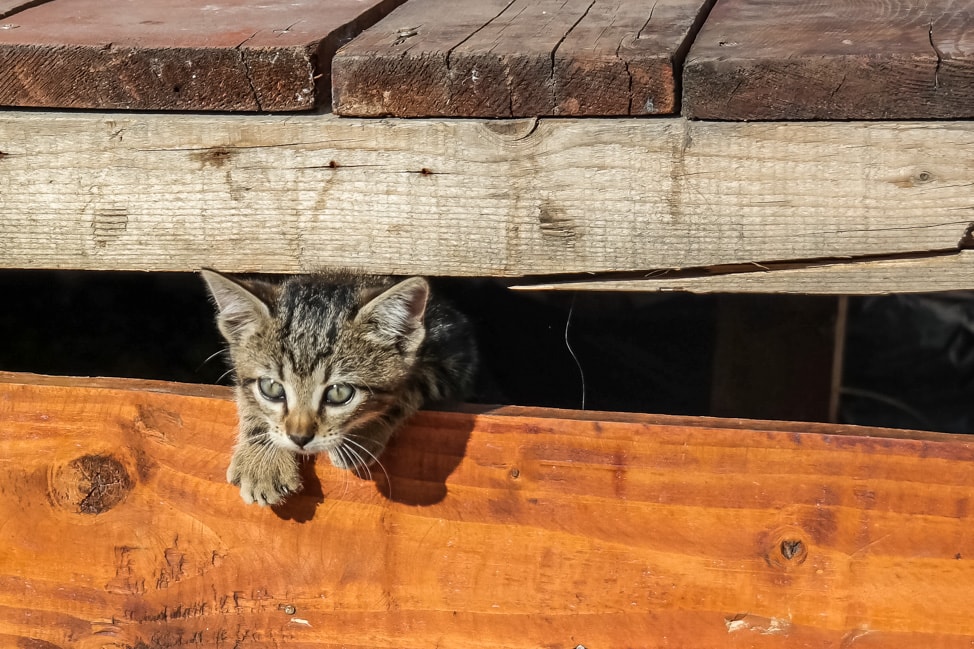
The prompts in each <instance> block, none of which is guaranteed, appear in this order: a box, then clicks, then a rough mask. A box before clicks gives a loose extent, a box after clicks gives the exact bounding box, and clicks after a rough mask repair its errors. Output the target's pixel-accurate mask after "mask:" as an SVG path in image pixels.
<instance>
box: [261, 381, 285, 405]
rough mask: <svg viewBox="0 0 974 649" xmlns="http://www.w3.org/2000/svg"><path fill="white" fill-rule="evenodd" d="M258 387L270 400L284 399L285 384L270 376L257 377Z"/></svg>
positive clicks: (262, 394)
mask: <svg viewBox="0 0 974 649" xmlns="http://www.w3.org/2000/svg"><path fill="white" fill-rule="evenodd" d="M257 389H258V390H260V394H261V396H262V397H264V398H265V399H267V400H268V401H284V386H283V385H281V384H280V383H278V382H277V381H275V380H274V379H272V378H270V377H269V376H262V377H260V378H259V379H257Z"/></svg>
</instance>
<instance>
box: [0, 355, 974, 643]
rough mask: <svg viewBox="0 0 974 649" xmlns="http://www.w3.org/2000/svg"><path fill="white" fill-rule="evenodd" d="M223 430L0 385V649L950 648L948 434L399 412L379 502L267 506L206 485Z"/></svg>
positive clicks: (963, 508) (10, 380)
mask: <svg viewBox="0 0 974 649" xmlns="http://www.w3.org/2000/svg"><path fill="white" fill-rule="evenodd" d="M235 425H236V417H235V412H234V406H233V403H232V402H231V401H230V399H229V394H228V392H227V391H226V390H225V389H222V388H214V387H204V386H187V385H178V384H161V383H151V382H139V381H125V380H98V379H52V378H44V377H37V376H28V375H13V374H0V458H2V460H0V495H2V499H0V521H3V522H2V524H0V545H2V547H3V553H2V556H0V582H2V588H0V644H2V645H4V646H21V647H47V648H49V647H65V648H66V647H84V648H88V647H131V648H135V647H138V648H140V649H146V648H153V649H155V648H162V647H176V646H186V645H190V646H201V647H214V648H215V647H231V646H239V647H247V646H255V647H271V646H282V645H286V646H288V647H298V648H301V647H308V648H310V647H341V646H354V647H389V648H392V647H395V648H413V647H415V648H417V649H418V648H420V647H423V648H427V647H434V646H442V647H455V648H460V649H463V648H466V647H471V648H472V647H491V648H495V649H496V648H501V647H511V648H513V647H577V646H578V645H582V646H585V647H590V648H592V649H595V648H599V647H633V646H640V647H642V646H664V645H669V646H682V647H692V646H699V647H712V646H724V647H804V646H815V647H827V646H832V647H839V646H842V647H848V646H852V645H853V644H855V646H856V647H861V646H866V647H884V648H885V649H895V648H906V647H911V648H912V647H917V646H936V647H948V646H949V647H954V646H968V645H969V643H970V642H971V641H972V640H974V619H972V618H971V616H970V615H969V614H968V606H969V604H968V602H969V601H970V596H971V592H972V587H971V584H972V583H974V563H972V558H974V537H972V535H971V534H970V529H971V524H972V521H971V518H972V512H971V510H970V503H971V498H972V496H974V487H972V485H974V468H972V467H974V464H972V462H974V442H971V441H968V439H967V438H964V437H959V436H950V435H941V434H932V433H913V432H910V433H906V432H902V431H888V430H875V429H857V428H851V427H838V426H829V425H824V424H789V423H775V422H745V421H736V420H716V419H690V418H676V417H658V416H647V415H622V414H616V413H589V412H581V413H579V412H567V411H538V410H528V409H516V408H515V409H512V408H502V409H497V410H494V411H490V412H479V413H472V412H423V413H420V414H419V415H418V416H416V417H415V418H414V419H413V420H412V422H411V423H410V425H409V426H408V427H407V428H406V429H405V430H403V431H402V434H401V435H400V436H399V438H398V440H397V441H396V443H395V444H394V445H393V446H392V447H391V448H390V452H389V453H388V454H387V456H386V458H385V460H384V464H385V467H386V470H387V471H388V472H389V475H390V478H391V480H390V482H391V486H392V492H393V494H392V495H393V498H392V499H389V498H387V497H386V496H384V495H383V493H382V489H383V480H384V478H383V479H382V480H378V481H377V483H372V482H370V481H368V480H365V479H361V478H358V477H356V476H354V475H352V474H350V473H348V472H343V471H340V470H338V469H334V468H332V467H330V466H328V465H327V463H326V462H322V461H318V462H316V463H308V464H307V465H306V467H305V470H306V471H307V472H308V473H307V475H308V476H309V477H310V476H311V474H312V473H313V474H314V476H315V477H316V478H317V480H316V481H315V480H312V481H311V483H310V484H309V485H308V489H307V491H306V492H305V494H304V496H302V498H303V499H305V500H304V501H302V500H301V499H298V500H297V501H294V502H292V505H290V506H289V507H288V508H284V509H282V510H281V511H279V512H278V514H279V515H275V513H274V511H272V510H270V509H266V508H264V509H262V508H259V507H255V506H246V505H244V504H243V503H242V501H241V500H240V498H239V496H238V494H237V493H236V489H234V488H233V487H231V486H229V485H227V484H226V482H225V478H224V472H225V467H226V463H227V461H228V459H229V451H230V446H231V444H232V441H233V438H234V428H235ZM468 438H469V439H468ZM319 487H320V489H319Z"/></svg>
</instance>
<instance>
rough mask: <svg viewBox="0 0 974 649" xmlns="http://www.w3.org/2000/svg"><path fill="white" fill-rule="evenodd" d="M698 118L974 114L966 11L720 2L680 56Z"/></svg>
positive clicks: (938, 2) (935, 3)
mask: <svg viewBox="0 0 974 649" xmlns="http://www.w3.org/2000/svg"><path fill="white" fill-rule="evenodd" d="M683 82H684V83H683V97H684V114H685V115H686V116H688V117H696V118H701V119H731V120H739V119H745V120H747V119H769V120H770V119H929V118H941V119H945V118H952V119H957V118H966V117H972V116H974V5H972V4H971V3H969V2H953V1H950V0H920V1H917V2H902V1H899V0H886V1H882V2H866V3H863V2H839V1H836V0H812V1H807V2H778V1H777V0H721V2H718V3H717V5H716V6H715V7H714V10H713V12H712V13H711V14H710V17H709V18H708V19H707V22H706V24H705V25H704V27H703V29H701V31H700V34H699V35H698V37H697V39H696V40H695V41H694V44H693V47H692V49H691V50H690V54H689V55H688V57H687V62H686V69H685V71H684V77H683Z"/></svg>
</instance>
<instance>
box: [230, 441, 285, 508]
mask: <svg viewBox="0 0 974 649" xmlns="http://www.w3.org/2000/svg"><path fill="white" fill-rule="evenodd" d="M227 482H229V483H230V484H233V485H237V486H238V487H240V497H241V498H243V500H244V502H245V503H247V504H248V505H250V504H253V503H257V504H258V505H262V506H263V505H276V504H277V503H280V502H282V501H283V500H284V499H285V498H287V497H288V496H290V495H291V494H293V493H297V492H298V491H301V474H300V472H299V470H298V461H297V458H296V457H294V455H293V454H292V453H289V452H288V451H285V450H282V449H276V448H272V447H253V446H251V447H241V448H239V449H237V450H236V451H235V452H234V454H233V459H232V460H231V461H230V468H228V469H227Z"/></svg>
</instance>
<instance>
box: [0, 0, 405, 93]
mask: <svg viewBox="0 0 974 649" xmlns="http://www.w3.org/2000/svg"><path fill="white" fill-rule="evenodd" d="M401 1H402V0H369V1H368V2H365V3H363V2H361V0H327V2H326V3H325V6H324V7H323V6H322V2H320V1H319V0H286V1H285V0H263V1H262V2H260V3H254V2H249V1H248V0H219V1H218V2H210V3H203V2H197V1H196V0H156V1H154V2H138V1H136V0H120V2H115V3H105V2H101V1H99V0H53V1H51V2H46V3H43V4H39V5H38V6H36V7H33V8H26V9H24V10H22V11H10V12H8V18H7V19H6V20H7V22H8V24H15V25H16V27H15V28H10V29H2V30H0V104H3V105H7V106H38V107H63V108H87V109H92V108H98V109H104V108H121V109H150V110H237V111H289V110H309V109H311V108H314V106H315V105H316V104H318V103H321V102H322V101H324V102H327V101H328V100H329V98H330V92H329V91H330V66H329V62H330V59H331V56H332V54H334V52H335V50H336V49H338V46H339V45H340V44H341V43H343V42H345V41H347V40H348V38H350V37H351V36H353V35H354V34H355V33H357V32H358V31H361V29H363V28H364V27H367V26H368V25H370V24H372V23H373V22H375V21H376V20H378V19H379V18H381V17H382V16H383V15H385V14H386V13H388V12H389V11H390V10H391V9H392V8H393V7H394V6H395V5H396V4H399V2H401ZM29 4H30V3H21V5H28V7H29ZM33 4H37V3H33ZM323 9H324V10H323ZM0 11H3V6H2V5H0Z"/></svg>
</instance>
